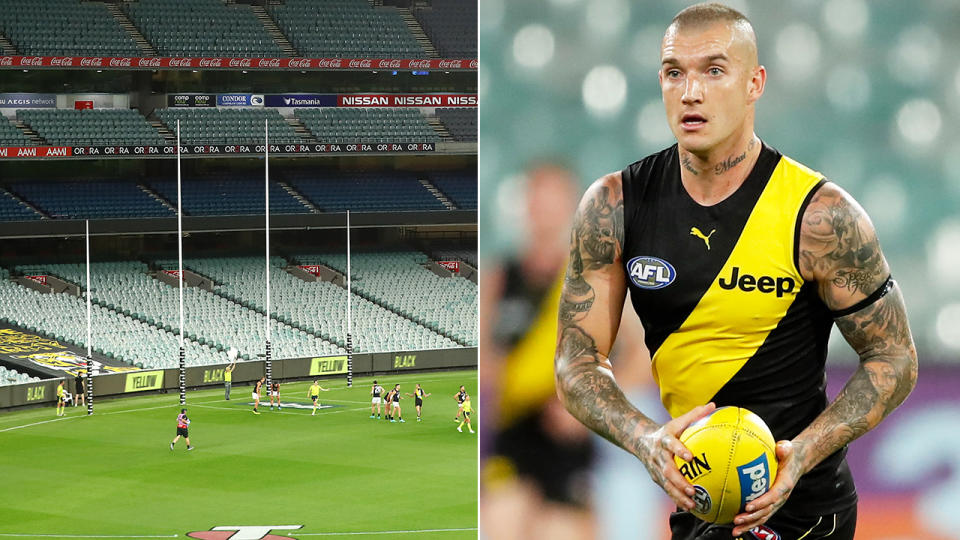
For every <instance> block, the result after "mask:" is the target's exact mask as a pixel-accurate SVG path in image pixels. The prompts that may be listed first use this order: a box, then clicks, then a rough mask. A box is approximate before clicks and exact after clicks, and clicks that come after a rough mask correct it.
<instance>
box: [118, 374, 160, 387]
mask: <svg viewBox="0 0 960 540" xmlns="http://www.w3.org/2000/svg"><path fill="white" fill-rule="evenodd" d="M160 388H163V371H138V372H137V373H130V374H128V375H127V386H126V389H124V392H140V391H142V390H159V389H160Z"/></svg>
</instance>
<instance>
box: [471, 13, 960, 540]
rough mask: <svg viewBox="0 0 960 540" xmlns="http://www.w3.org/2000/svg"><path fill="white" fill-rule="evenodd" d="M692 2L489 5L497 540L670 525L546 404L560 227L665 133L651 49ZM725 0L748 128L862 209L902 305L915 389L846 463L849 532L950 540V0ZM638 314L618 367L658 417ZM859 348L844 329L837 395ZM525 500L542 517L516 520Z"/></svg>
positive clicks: (954, 250)
mask: <svg viewBox="0 0 960 540" xmlns="http://www.w3.org/2000/svg"><path fill="white" fill-rule="evenodd" d="M693 3H695V2H689V1H661V2H651V1H644V2H640V1H631V0H526V1H524V2H510V1H507V0H484V1H483V2H482V3H481V6H480V21H479V25H480V61H481V69H480V71H479V83H478V88H479V93H480V100H481V107H480V146H481V148H482V151H481V152H480V156H481V157H480V164H479V179H480V180H479V189H480V200H481V202H480V209H481V210H480V223H481V224H480V227H481V230H482V231H483V234H482V235H481V239H480V257H481V259H482V264H483V265H484V269H485V271H484V274H485V275H484V276H482V278H481V279H483V280H485V282H484V283H481V288H480V291H481V337H480V340H481V363H482V365H483V367H482V368H481V370H482V373H483V377H482V379H483V382H482V385H483V389H482V392H483V393H482V397H483V401H484V408H485V415H484V419H483V421H484V428H485V429H484V433H485V435H484V438H483V440H482V442H481V459H482V463H481V479H482V486H483V487H482V492H481V500H482V505H481V532H482V535H483V536H485V537H487V538H506V537H510V536H511V535H513V533H511V532H510V531H516V530H521V529H523V528H524V527H526V528H527V529H526V531H527V532H528V533H529V532H530V531H536V530H539V531H540V533H537V534H536V535H537V536H541V533H542V532H543V531H551V532H552V533H554V534H556V535H557V536H559V537H561V538H563V537H571V538H576V537H590V536H592V537H597V538H658V537H663V536H664V535H665V534H666V533H665V523H666V516H667V512H668V511H669V508H670V506H669V502H668V500H667V499H666V497H665V496H664V495H662V494H661V493H659V490H658V488H656V487H655V486H654V484H653V483H652V482H651V481H650V480H649V478H648V476H647V474H646V472H645V470H644V469H643V468H642V467H641V466H639V464H637V463H635V462H634V461H635V460H633V459H632V458H630V456H628V455H627V454H626V453H625V452H623V451H621V450H619V449H617V448H614V447H613V446H612V445H610V444H608V443H605V442H603V441H601V440H599V439H597V438H596V437H593V436H592V435H590V434H588V433H585V432H584V431H582V430H581V429H579V428H578V425H577V424H576V423H575V421H570V419H569V417H567V416H566V413H565V412H564V411H563V410H562V407H560V406H559V404H558V403H557V402H556V400H555V397H554V395H555V394H554V391H553V386H552V385H553V379H552V358H553V339H554V337H555V336H554V335H553V334H551V332H555V324H556V321H555V318H556V309H555V306H556V300H557V295H558V294H559V287H558V285H559V278H560V273H561V272H562V269H563V266H564V262H565V261H564V259H565V257H566V252H567V240H568V227H569V222H568V220H569V216H570V215H571V214H572V211H573V210H572V209H573V205H575V204H576V201H577V200H578V199H579V197H580V195H581V194H582V191H583V189H584V188H585V187H586V186H587V185H588V184H589V183H590V182H591V181H592V180H593V179H595V178H597V177H599V176H601V175H603V174H606V173H608V172H612V171H616V170H619V169H622V168H623V167H625V166H626V165H627V164H629V163H631V162H633V161H636V160H638V159H641V158H642V157H644V156H646V155H648V154H650V153H653V152H656V151H659V150H661V149H663V148H665V147H667V146H670V145H671V144H673V143H674V142H675V141H674V139H673V136H672V134H671V133H670V130H669V128H668V126H667V124H666V120H665V115H664V110H663V103H662V101H661V98H660V89H659V86H658V84H657V69H658V67H659V46H660V40H661V38H662V35H663V31H664V30H665V28H666V26H667V25H668V24H669V22H670V20H671V19H672V17H673V16H674V15H675V14H676V13H677V12H678V11H679V10H681V9H683V8H684V7H686V6H688V5H691V4H693ZM725 3H726V4H728V5H730V6H732V7H734V8H736V9H738V10H740V11H742V12H743V13H744V14H746V15H747V16H748V17H749V18H750V19H751V20H752V22H753V24H754V27H755V29H756V32H757V36H758V40H759V50H760V62H761V63H762V64H763V65H765V66H766V67H767V70H768V82H767V88H766V92H765V94H764V96H763V97H762V98H761V100H760V102H759V103H758V105H757V134H758V135H759V136H760V137H761V138H762V139H763V140H764V141H765V142H767V143H768V144H771V145H773V146H774V147H776V148H778V149H779V150H780V151H782V152H783V153H784V154H786V155H789V156H790V157H792V158H794V159H797V160H798V161H800V162H802V163H804V164H806V165H808V166H810V167H812V168H814V169H816V170H819V171H820V172H822V173H823V174H824V175H825V176H826V177H827V178H828V179H830V180H832V181H834V182H836V183H837V184H839V185H840V186H842V187H843V188H844V189H846V190H847V191H849V192H850V193H851V194H852V195H853V196H854V197H855V198H856V199H857V200H858V201H859V202H860V203H861V204H862V205H863V206H864V207H865V208H866V210H867V212H868V213H869V214H870V216H871V218H872V219H873V221H874V224H875V226H876V228H877V231H878V233H879V235H880V240H881V242H882V245H883V247H884V251H885V254H886V256H887V259H888V260H889V262H890V265H891V267H892V269H893V274H894V277H895V278H896V279H897V280H898V282H899V283H900V285H901V287H902V289H903V291H904V297H905V298H906V302H907V307H908V310H909V315H910V321H911V326H912V330H913V335H914V339H915V341H916V344H917V350H918V353H919V356H920V362H921V371H920V381H919V383H918V386H917V388H916V390H915V392H914V394H913V395H912V396H911V398H910V399H909V400H908V401H907V402H906V404H905V405H904V406H902V407H901V408H900V409H898V410H897V411H896V412H895V413H894V414H893V415H891V416H890V417H889V418H888V419H887V420H886V421H885V422H884V423H883V424H882V425H881V426H880V427H879V428H878V429H876V430H875V431H873V432H871V433H869V434H867V435H866V436H864V437H863V438H862V439H860V440H859V441H857V442H856V443H854V444H853V445H852V446H851V449H850V453H849V456H848V460H849V461H850V465H851V468H852V469H853V471H854V475H855V478H856V481H857V484H858V488H859V491H860V495H861V504H860V520H859V530H858V538H863V539H878V540H894V539H896V540H906V539H911V538H937V539H955V538H960V532H957V531H960V513H957V512H954V511H953V510H952V504H953V503H952V501H954V500H956V499H957V498H958V497H960V455H958V453H957V452H956V451H955V449H956V448H957V446H958V445H960V429H957V428H958V427H960V401H958V400H957V398H956V397H955V396H956V388H960V272H958V271H957V269H958V268H960V127H958V126H960V124H958V120H960V57H958V56H957V55H956V51H957V50H960V31H958V30H957V29H958V28H960V3H957V2H954V1H948V0H930V1H926V2H913V3H910V4H907V3H903V2H897V1H894V0H878V1H871V2H867V1H866V0H827V1H815V0H795V1H793V2H789V3H787V2H776V3H773V2H762V1H759V0H736V1H730V2H725ZM488 270H489V271H488ZM551 311H552V312H551ZM635 319H636V316H635V315H633V314H632V313H628V314H625V318H624V326H623V327H622V328H623V329H622V330H621V335H620V338H619V339H618V349H619V350H618V351H616V352H615V369H616V371H617V376H618V381H620V382H621V385H622V386H624V387H625V389H626V391H627V393H628V395H629V396H630V397H631V399H632V400H634V401H635V402H636V403H637V404H638V406H639V407H640V408H641V410H644V411H645V412H649V414H650V415H651V416H654V417H658V418H659V419H661V420H662V419H664V418H665V417H666V413H665V412H664V411H663V409H662V406H661V405H660V403H659V397H658V395H657V392H656V388H654V387H653V386H652V383H651V381H650V376H649V359H648V357H647V356H646V352H645V350H644V349H643V345H642V339H641V338H642V336H641V335H640V334H639V332H640V330H639V324H638V323H637V321H636V320H635ZM551 325H553V326H551ZM856 362H857V358H856V355H855V354H854V353H853V351H852V350H851V349H850V347H849V346H848V345H847V344H846V343H845V342H844V341H843V339H842V336H840V334H839V332H836V331H834V332H833V336H832V340H831V351H830V357H829V361H828V366H829V371H828V376H829V379H830V390H829V393H830V396H831V398H832V397H833V396H834V395H835V394H836V392H837V391H839V388H840V387H841V386H842V384H843V383H844V382H845V381H846V379H847V377H848V376H849V374H850V373H851V372H852V370H853V369H854V367H855V366H856ZM521 509H525V510H530V509H534V510H535V511H536V512H537V514H536V515H538V516H539V517H538V518H529V516H530V514H525V515H526V516H527V517H525V518H523V519H519V518H518V516H519V515H524V514H520V512H521ZM511 520H513V521H511ZM508 525H509V526H508ZM517 527H520V529H517ZM540 528H542V529H540ZM514 537H517V538H520V537H524V536H516V535H514ZM526 537H529V534H527V535H526Z"/></svg>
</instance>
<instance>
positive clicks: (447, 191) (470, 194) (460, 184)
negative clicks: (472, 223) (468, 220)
mask: <svg viewBox="0 0 960 540" xmlns="http://www.w3.org/2000/svg"><path fill="white" fill-rule="evenodd" d="M430 181H431V182H433V185H435V186H437V189H439V190H440V191H441V192H442V193H443V194H444V195H446V196H447V198H448V199H450V200H451V201H452V202H453V203H454V204H455V205H457V208H461V209H471V210H473V209H476V208H477V171H464V172H443V173H431V174H430Z"/></svg>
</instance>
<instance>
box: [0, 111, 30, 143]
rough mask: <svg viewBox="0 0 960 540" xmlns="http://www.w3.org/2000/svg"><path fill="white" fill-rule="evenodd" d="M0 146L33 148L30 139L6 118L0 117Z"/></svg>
mask: <svg viewBox="0 0 960 540" xmlns="http://www.w3.org/2000/svg"><path fill="white" fill-rule="evenodd" d="M0 146H31V143H30V138H29V137H27V136H26V135H25V134H24V133H23V132H22V131H20V130H19V129H17V127H16V126H14V125H13V124H11V123H10V122H9V121H8V120H7V119H6V117H0Z"/></svg>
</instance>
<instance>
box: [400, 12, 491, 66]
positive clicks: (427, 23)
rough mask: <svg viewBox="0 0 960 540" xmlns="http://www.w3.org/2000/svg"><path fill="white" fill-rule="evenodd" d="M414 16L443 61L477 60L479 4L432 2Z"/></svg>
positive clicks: (414, 13)
mask: <svg viewBox="0 0 960 540" xmlns="http://www.w3.org/2000/svg"><path fill="white" fill-rule="evenodd" d="M413 16H414V17H416V19H417V22H419V23H420V27H421V28H423V31H424V33H426V34H427V37H428V38H430V41H431V42H432V43H433V46H434V47H435V48H436V49H437V53H439V54H440V56H441V57H442V58H476V57H477V2H465V1H463V0H432V1H431V2H430V6H429V7H418V8H415V9H414V10H413Z"/></svg>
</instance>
